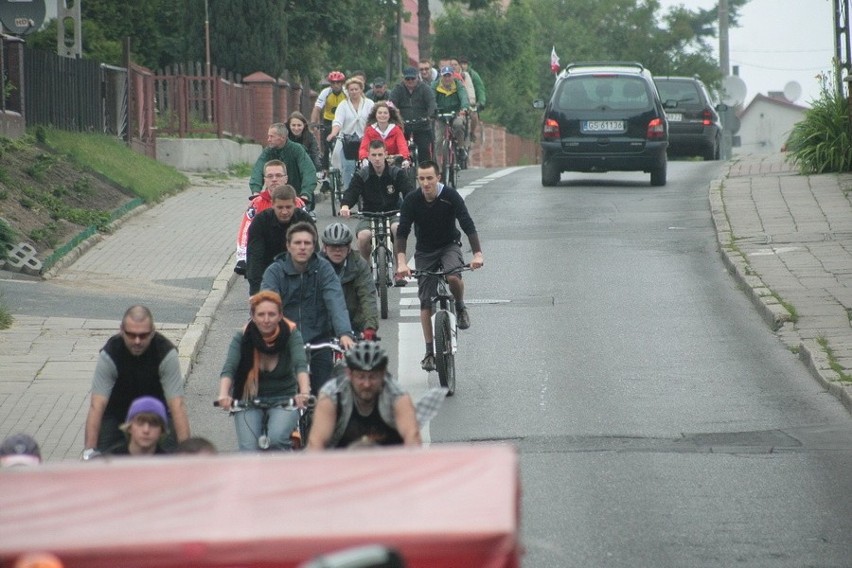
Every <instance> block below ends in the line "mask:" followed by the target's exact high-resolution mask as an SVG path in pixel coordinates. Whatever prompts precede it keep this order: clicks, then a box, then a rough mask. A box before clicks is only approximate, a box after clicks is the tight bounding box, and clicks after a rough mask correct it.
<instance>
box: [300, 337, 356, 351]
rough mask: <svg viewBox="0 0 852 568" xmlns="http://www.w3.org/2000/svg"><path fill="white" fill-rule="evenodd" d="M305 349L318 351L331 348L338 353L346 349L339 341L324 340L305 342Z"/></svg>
mask: <svg viewBox="0 0 852 568" xmlns="http://www.w3.org/2000/svg"><path fill="white" fill-rule="evenodd" d="M305 349H307V350H309V351H319V350H320V349H331V350H332V351H337V352H338V353H345V352H346V350H345V349H344V348H343V347H341V346H340V342H339V341H337V340H335V341H324V342H321V343H305Z"/></svg>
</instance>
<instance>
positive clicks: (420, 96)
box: [390, 67, 435, 160]
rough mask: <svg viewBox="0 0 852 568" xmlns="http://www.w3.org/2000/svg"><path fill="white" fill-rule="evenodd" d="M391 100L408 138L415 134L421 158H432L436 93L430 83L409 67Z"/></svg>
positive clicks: (394, 89) (394, 90)
mask: <svg viewBox="0 0 852 568" xmlns="http://www.w3.org/2000/svg"><path fill="white" fill-rule="evenodd" d="M390 100H391V102H392V103H393V104H394V106H395V107H396V108H398V109H399V113H400V114H401V115H402V119H403V120H404V121H405V122H407V123H408V124H407V125H406V126H405V136H406V138H407V137H408V136H409V135H411V134H413V136H414V142H415V144H417V154H418V158H419V160H430V159H432V117H433V116H435V95H434V93H433V91H432V89H431V88H430V83H424V82H423V81H420V80H418V76H417V69H415V68H414V67H409V68H407V69H406V70H405V71H404V72H403V79H402V83H400V84H399V85H397V86H396V87H394V88H393V91H391V94H390Z"/></svg>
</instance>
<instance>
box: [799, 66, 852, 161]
mask: <svg viewBox="0 0 852 568" xmlns="http://www.w3.org/2000/svg"><path fill="white" fill-rule="evenodd" d="M820 83H821V86H820V97H819V99H817V100H816V101H814V102H813V106H812V108H810V109H809V110H808V111H806V112H805V118H804V119H803V120H802V121H801V122H799V123H797V124H796V125H795V126H794V127H793V130H792V132H791V133H790V138H789V139H788V140H787V150H788V160H790V161H791V162H792V163H794V164H795V165H796V166H797V167H798V168H799V171H800V172H801V173H803V174H822V173H828V172H848V171H852V123H850V120H849V100H848V99H846V98H844V97H843V96H841V95H840V94H839V93H838V92H837V89H835V88H834V85H833V81H832V80H831V79H830V78H828V77H826V76H825V75H823V76H821V77H820Z"/></svg>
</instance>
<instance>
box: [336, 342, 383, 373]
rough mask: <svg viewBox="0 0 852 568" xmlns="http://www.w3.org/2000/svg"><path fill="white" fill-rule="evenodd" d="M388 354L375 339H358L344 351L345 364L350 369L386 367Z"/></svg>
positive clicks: (364, 369) (366, 369)
mask: <svg viewBox="0 0 852 568" xmlns="http://www.w3.org/2000/svg"><path fill="white" fill-rule="evenodd" d="M387 364H388V354H387V353H386V352H385V350H384V349H382V347H381V346H380V345H379V344H378V343H377V342H375V341H366V340H365V341H359V342H358V343H356V344H355V347H353V348H352V349H350V350H349V351H347V352H346V365H347V366H348V367H349V368H350V369H360V370H361V371H373V370H375V369H383V368H384V367H387Z"/></svg>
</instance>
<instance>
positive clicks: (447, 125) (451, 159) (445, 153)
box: [437, 112, 464, 187]
mask: <svg viewBox="0 0 852 568" xmlns="http://www.w3.org/2000/svg"><path fill="white" fill-rule="evenodd" d="M455 118H456V113H454V112H449V113H441V114H439V115H438V116H437V119H438V121H439V122H440V123H442V124H443V125H444V127H443V128H444V135H443V136H442V140H441V158H440V164H441V183H443V184H444V185H449V186H450V187H457V185H456V184H457V183H458V176H459V171H460V170H461V169H462V168H461V165H460V164H459V157H460V152H464V149H463V148H459V147H458V141H457V140H456V137H455V135H454V134H453V120H455Z"/></svg>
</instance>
